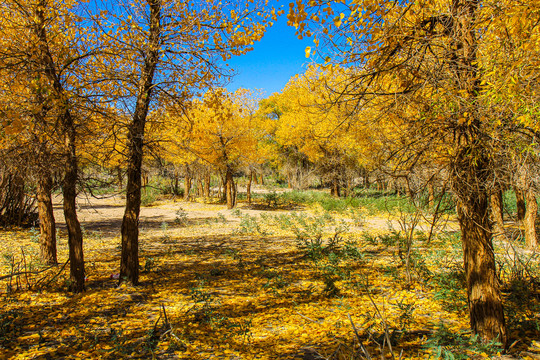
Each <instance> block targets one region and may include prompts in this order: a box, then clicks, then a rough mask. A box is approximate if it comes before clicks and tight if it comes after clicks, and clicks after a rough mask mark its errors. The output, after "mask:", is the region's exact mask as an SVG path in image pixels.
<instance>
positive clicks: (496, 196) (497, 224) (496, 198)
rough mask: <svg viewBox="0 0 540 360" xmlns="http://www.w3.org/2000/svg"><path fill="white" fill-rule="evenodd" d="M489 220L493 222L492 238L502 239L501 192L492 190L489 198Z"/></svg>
mask: <svg viewBox="0 0 540 360" xmlns="http://www.w3.org/2000/svg"><path fill="white" fill-rule="evenodd" d="M490 200H491V201H490V203H491V220H492V221H493V236H494V237H495V238H499V237H504V219H503V197H502V190H501V189H497V190H494V191H493V193H492V194H491V196H490Z"/></svg>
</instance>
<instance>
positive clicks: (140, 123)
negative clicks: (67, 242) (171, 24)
mask: <svg viewBox="0 0 540 360" xmlns="http://www.w3.org/2000/svg"><path fill="white" fill-rule="evenodd" d="M148 4H149V7H150V23H149V29H148V39H147V44H146V48H145V53H144V58H145V59H144V63H143V64H142V68H141V78H140V82H139V89H138V93H137V101H136V103H135V111H134V113H133V117H132V119H131V123H130V124H129V125H128V169H127V185H126V208H125V211H124V218H123V220H122V256H121V261H120V281H121V282H123V281H126V282H128V283H130V284H132V285H138V283H139V213H140V207H141V170H142V159H143V146H144V142H143V139H144V127H145V124H146V118H147V115H148V109H149V106H150V101H151V99H152V92H153V88H154V84H153V81H154V73H155V70H156V67H157V63H158V61H159V48H160V41H161V0H150V1H148Z"/></svg>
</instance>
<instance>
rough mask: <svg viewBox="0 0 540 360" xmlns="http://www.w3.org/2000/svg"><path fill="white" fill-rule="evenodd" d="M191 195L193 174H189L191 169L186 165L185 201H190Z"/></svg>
mask: <svg viewBox="0 0 540 360" xmlns="http://www.w3.org/2000/svg"><path fill="white" fill-rule="evenodd" d="M190 193H191V174H190V173H189V167H188V166H187V165H186V174H185V175H184V201H189V195H190Z"/></svg>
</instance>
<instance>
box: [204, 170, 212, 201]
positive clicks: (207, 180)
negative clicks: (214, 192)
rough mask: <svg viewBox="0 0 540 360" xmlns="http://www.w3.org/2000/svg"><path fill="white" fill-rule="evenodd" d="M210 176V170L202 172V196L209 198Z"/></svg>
mask: <svg viewBox="0 0 540 360" xmlns="http://www.w3.org/2000/svg"><path fill="white" fill-rule="evenodd" d="M211 180H212V178H211V177H210V171H206V173H205V174H204V198H205V199H207V200H208V199H210V181H211Z"/></svg>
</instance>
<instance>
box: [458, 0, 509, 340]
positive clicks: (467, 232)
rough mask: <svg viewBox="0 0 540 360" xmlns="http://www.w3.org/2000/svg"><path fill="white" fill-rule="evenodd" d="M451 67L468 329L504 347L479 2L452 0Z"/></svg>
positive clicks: (459, 219)
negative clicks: (462, 120)
mask: <svg viewBox="0 0 540 360" xmlns="http://www.w3.org/2000/svg"><path fill="white" fill-rule="evenodd" d="M451 6H452V8H451V13H452V21H451V22H450V23H449V26H450V30H451V32H450V33H451V35H452V38H451V42H452V44H451V51H452V52H451V54H450V56H449V66H450V70H453V71H455V74H456V77H455V86H456V88H457V89H459V90H460V94H459V96H460V97H459V98H458V105H459V111H460V112H461V113H462V115H460V116H463V117H465V112H470V113H471V114H472V117H471V118H470V119H469V121H468V123H467V124H464V125H463V126H461V127H460V126H458V127H457V128H456V130H457V133H456V135H457V136H456V143H455V145H456V146H457V149H456V150H457V151H456V157H455V158H454V159H453V164H452V169H451V170H452V172H451V174H452V175H451V176H452V181H453V187H454V191H455V193H456V194H457V196H458V199H459V202H458V204H459V206H458V221H459V224H460V228H461V234H462V235H461V241H462V246H463V262H464V268H465V275H466V279H467V297H468V307H469V316H470V323H471V328H472V330H473V331H474V332H475V333H476V334H478V335H479V336H480V337H481V338H482V339H483V340H484V341H486V342H488V341H493V340H497V341H499V342H501V343H502V344H503V346H506V344H507V333H506V324H505V318H504V311H503V305H502V299H501V293H500V289H499V283H498V279H497V274H496V267H495V254H494V251H493V244H492V239H491V238H492V230H491V222H490V219H489V194H490V187H491V183H492V182H491V181H490V180H491V179H492V173H493V168H492V164H491V163H490V155H489V154H488V153H487V152H486V145H487V143H489V136H487V135H485V134H484V132H483V131H482V129H483V126H482V125H483V123H482V121H481V120H479V119H477V118H476V116H477V115H476V114H477V113H479V112H480V105H479V104H477V100H476V97H477V96H478V94H479V93H480V90H481V89H480V82H479V75H478V64H477V50H478V41H477V37H476V36H477V28H476V26H477V24H476V22H477V19H476V17H477V12H478V11H479V6H480V5H479V0H453V1H452V5H451Z"/></svg>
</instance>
